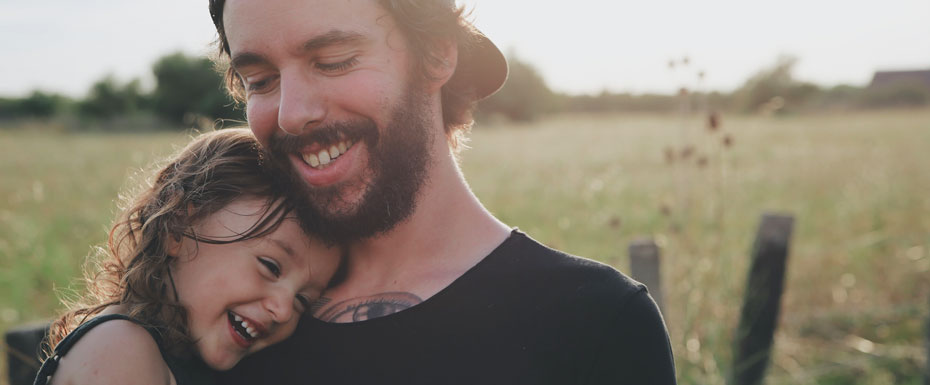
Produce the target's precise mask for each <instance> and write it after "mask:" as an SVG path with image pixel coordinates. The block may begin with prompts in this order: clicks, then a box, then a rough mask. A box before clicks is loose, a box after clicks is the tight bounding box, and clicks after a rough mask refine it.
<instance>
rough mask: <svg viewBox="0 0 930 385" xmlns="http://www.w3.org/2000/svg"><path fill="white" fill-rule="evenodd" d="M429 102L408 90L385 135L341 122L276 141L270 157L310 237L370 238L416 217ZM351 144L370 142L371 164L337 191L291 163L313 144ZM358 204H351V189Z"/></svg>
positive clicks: (365, 123)
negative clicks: (290, 157) (281, 171)
mask: <svg viewBox="0 0 930 385" xmlns="http://www.w3.org/2000/svg"><path fill="white" fill-rule="evenodd" d="M423 105H425V98H424V97H423V96H422V95H418V94H417V93H416V92H415V91H408V92H407V94H406V95H405V96H404V98H403V99H402V100H401V101H400V103H399V104H398V105H396V106H395V108H394V111H393V114H392V116H391V120H390V122H388V124H387V126H386V127H383V129H382V130H378V127H377V125H376V124H375V122H374V121H372V120H370V119H362V120H354V121H345V122H335V123H333V124H329V125H326V126H321V127H317V128H314V129H313V130H312V131H310V132H309V133H307V134H306V135H303V136H299V137H298V136H292V135H277V134H276V135H274V136H272V138H271V140H270V142H269V145H268V148H267V154H266V156H267V157H269V159H272V160H274V161H276V162H277V163H279V164H281V165H283V166H284V169H285V170H286V174H287V175H288V177H287V179H288V180H289V183H288V184H289V187H288V195H290V198H291V199H293V200H294V202H296V203H297V215H298V217H299V218H300V222H301V225H302V226H303V227H304V230H306V231H307V232H308V233H310V234H313V235H316V236H318V237H321V238H322V239H323V240H325V241H327V242H332V243H344V242H350V241H353V240H357V239H363V238H370V237H373V236H376V235H379V234H382V233H384V232H387V231H389V230H391V229H393V228H394V226H396V225H397V224H399V223H401V222H403V221H404V220H406V219H407V218H409V217H410V215H411V214H412V213H413V211H414V209H415V208H416V202H417V194H418V192H419V191H420V188H421V187H422V186H423V185H424V183H426V182H427V180H426V179H427V167H428V164H429V161H430V159H431V154H430V143H431V142H432V138H433V136H432V135H433V133H432V131H431V130H430V127H429V119H428V117H429V116H428V114H427V113H426V112H425V111H424V110H423V107H422V106H423ZM344 139H349V140H351V141H352V142H353V143H356V144H357V143H359V142H364V143H365V147H366V149H367V151H368V164H367V166H368V167H367V169H366V170H365V171H364V174H363V175H362V176H361V178H360V180H359V179H352V180H349V181H346V182H347V183H353V182H354V183H361V184H363V185H362V186H355V185H347V184H345V183H339V184H336V185H333V186H326V187H314V186H310V185H308V184H307V183H306V182H304V181H303V180H302V178H301V177H300V176H299V175H298V173H297V172H296V170H294V166H293V164H291V163H290V162H289V161H288V155H290V154H295V153H297V151H298V150H299V149H300V148H302V147H303V146H304V145H306V144H309V143H314V142H318V143H330V144H331V143H336V142H338V141H339V140H344ZM347 189H349V190H350V192H352V193H353V194H351V195H353V196H358V195H357V193H355V192H356V191H358V190H359V189H360V190H361V197H360V198H359V199H358V200H357V201H356V202H349V201H346V199H347V198H348V197H346V196H345V193H346V190H347Z"/></svg>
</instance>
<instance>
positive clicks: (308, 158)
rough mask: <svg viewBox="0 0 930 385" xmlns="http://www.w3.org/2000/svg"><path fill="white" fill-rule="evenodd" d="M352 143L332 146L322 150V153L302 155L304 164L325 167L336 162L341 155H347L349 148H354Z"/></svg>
mask: <svg viewBox="0 0 930 385" xmlns="http://www.w3.org/2000/svg"><path fill="white" fill-rule="evenodd" d="M352 144H353V143H352V142H351V141H345V140H344V141H342V142H339V143H337V144H334V145H332V146H330V147H329V148H327V149H323V150H320V152H318V153H315V154H307V153H302V154H301V156H302V157H303V158H304V162H305V163H307V164H309V165H310V167H313V168H320V166H325V165H327V164H330V163H331V162H332V161H334V160H336V158H338V157H339V156H340V155H342V154H345V153H346V151H348V150H349V148H351V147H352Z"/></svg>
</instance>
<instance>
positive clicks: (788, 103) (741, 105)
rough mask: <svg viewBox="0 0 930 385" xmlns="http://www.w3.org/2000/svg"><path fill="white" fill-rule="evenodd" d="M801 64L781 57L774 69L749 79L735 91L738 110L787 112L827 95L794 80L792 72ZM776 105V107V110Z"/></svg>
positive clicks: (794, 59)
mask: <svg viewBox="0 0 930 385" xmlns="http://www.w3.org/2000/svg"><path fill="white" fill-rule="evenodd" d="M797 62H798V60H797V58H795V57H792V56H781V57H779V58H778V60H776V62H775V65H773V66H772V67H771V68H766V69H763V70H761V71H759V72H758V73H757V74H756V75H754V76H752V77H751V78H749V80H747V81H746V82H745V83H744V84H743V86H742V87H740V88H739V89H737V90H736V91H735V92H734V99H735V102H736V103H737V107H738V109H740V110H742V111H744V112H758V111H761V110H770V111H773V112H774V111H779V112H783V111H786V110H788V111H790V110H793V109H798V108H801V107H804V106H806V105H808V104H809V103H810V102H811V101H812V100H815V99H817V98H818V97H819V96H820V95H821V94H822V92H823V91H822V90H821V89H820V88H819V87H817V86H816V85H814V84H811V83H804V82H800V81H797V80H795V79H794V76H793V73H792V72H793V70H794V66H795V64H797ZM773 105H776V106H775V107H774V110H772V108H773V107H772V106H773Z"/></svg>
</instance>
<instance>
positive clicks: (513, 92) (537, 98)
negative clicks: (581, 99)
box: [478, 53, 555, 121]
mask: <svg viewBox="0 0 930 385" xmlns="http://www.w3.org/2000/svg"><path fill="white" fill-rule="evenodd" d="M507 62H508V63H509V64H510V74H509V75H508V77H507V82H506V83H504V87H503V88H501V90H500V91H498V92H497V93H496V94H494V95H493V96H491V97H490V98H488V99H486V100H483V101H482V102H481V103H480V104H479V106H478V110H479V113H480V114H482V115H495V114H496V115H503V116H505V117H507V118H509V119H511V120H515V121H531V120H534V119H536V118H537V117H539V115H540V114H542V113H544V112H547V110H548V109H549V108H550V107H551V106H552V105H553V103H554V101H555V96H554V95H553V93H552V91H551V90H550V89H549V86H547V85H546V81H545V80H543V78H542V76H540V75H539V73H538V72H537V71H536V68H534V67H533V66H532V65H531V64H529V63H527V62H524V61H522V60H520V59H519V58H517V57H516V55H514V54H513V53H511V55H510V57H509V58H508V59H507Z"/></svg>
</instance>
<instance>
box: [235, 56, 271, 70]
mask: <svg viewBox="0 0 930 385" xmlns="http://www.w3.org/2000/svg"><path fill="white" fill-rule="evenodd" d="M266 63H268V60H267V59H265V57H264V56H262V55H259V54H257V53H252V52H243V53H240V54H236V56H235V57H233V58H232V60H230V62H229V66H230V67H232V69H234V70H239V69H240V68H242V67H248V66H252V65H260V64H266Z"/></svg>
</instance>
